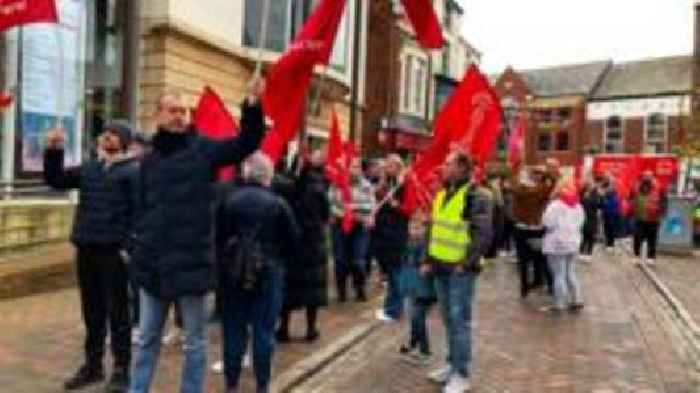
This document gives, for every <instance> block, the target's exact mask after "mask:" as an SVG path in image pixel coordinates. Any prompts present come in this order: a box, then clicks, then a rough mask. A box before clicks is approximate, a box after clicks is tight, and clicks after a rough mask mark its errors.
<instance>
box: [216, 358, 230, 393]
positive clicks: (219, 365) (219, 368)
mask: <svg viewBox="0 0 700 393" xmlns="http://www.w3.org/2000/svg"><path fill="white" fill-rule="evenodd" d="M211 372H213V373H214V374H223V373H224V362H223V361H221V360H219V361H218V362H216V363H214V364H212V365H211ZM229 389H231V388H229ZM234 391H235V389H234ZM227 392H228V390H227Z"/></svg>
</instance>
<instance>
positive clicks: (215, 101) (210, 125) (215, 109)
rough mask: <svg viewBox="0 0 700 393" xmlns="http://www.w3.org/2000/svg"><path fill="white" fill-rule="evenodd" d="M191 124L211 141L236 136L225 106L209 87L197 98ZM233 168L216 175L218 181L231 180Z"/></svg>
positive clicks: (234, 123)
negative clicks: (197, 101)
mask: <svg viewBox="0 0 700 393" xmlns="http://www.w3.org/2000/svg"><path fill="white" fill-rule="evenodd" d="M192 117H193V122H194V125H195V127H196V128H197V130H198V131H199V132H200V133H201V134H202V135H206V136H208V137H209V138H212V139H217V140H221V139H227V138H231V137H233V136H236V134H238V125H237V124H236V120H234V118H233V116H232V115H231V113H230V112H229V111H228V109H226V105H224V102H223V101H222V100H221V97H219V95H218V94H216V92H215V91H214V90H213V89H211V88H210V87H209V86H206V87H205V88H204V92H203V93H202V95H201V96H200V97H199V103H198V104H197V108H196V109H195V110H194V114H193V116H192ZM233 176H234V168H233V166H230V167H226V168H222V169H220V170H219V173H218V174H217V178H218V179H219V180H220V181H229V180H231V179H233Z"/></svg>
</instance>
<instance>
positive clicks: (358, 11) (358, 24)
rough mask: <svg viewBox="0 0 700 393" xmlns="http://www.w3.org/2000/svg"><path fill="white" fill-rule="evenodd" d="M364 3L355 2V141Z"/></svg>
mask: <svg viewBox="0 0 700 393" xmlns="http://www.w3.org/2000/svg"><path fill="white" fill-rule="evenodd" d="M362 1H363V0H355V30H354V34H353V36H354V37H353V47H352V85H351V89H352V92H351V95H352V97H351V102H350V139H351V140H353V141H354V140H355V139H356V138H357V135H356V128H357V122H358V111H359V101H360V100H359V95H360V39H361V37H362V34H361V30H362Z"/></svg>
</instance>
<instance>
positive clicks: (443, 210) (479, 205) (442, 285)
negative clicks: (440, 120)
mask: <svg viewBox="0 0 700 393" xmlns="http://www.w3.org/2000/svg"><path fill="white" fill-rule="evenodd" d="M471 169H472V163H471V159H470V158H469V156H467V155H465V154H463V153H458V152H454V153H451V154H450V155H449V156H448V158H447V161H446V162H445V165H444V167H443V178H444V180H445V183H444V186H443V188H442V189H441V190H440V191H439V192H438V194H437V196H436V197H435V199H434V200H433V206H432V217H431V227H430V241H429V245H428V261H427V263H426V264H424V266H423V267H422V270H423V273H424V274H425V273H428V272H432V274H434V277H435V285H436V291H437V297H438V302H439V304H440V311H441V314H442V320H443V324H444V327H445V330H446V333H447V342H448V349H447V353H448V355H447V364H445V365H444V366H441V367H439V368H438V369H436V370H435V371H433V372H431V373H430V374H429V378H430V379H432V380H433V381H436V382H439V383H445V386H444V389H443V392H444V393H462V392H465V391H468V390H470V388H471V386H470V385H471V384H470V379H469V378H470V376H471V373H472V370H471V367H472V325H473V323H472V319H473V317H474V316H473V311H474V304H475V298H476V284H477V277H478V275H479V273H480V272H481V264H480V260H481V257H482V256H483V255H484V253H485V252H486V249H487V248H488V246H489V245H490V244H491V241H492V239H491V234H492V229H491V228H490V226H491V225H492V223H493V206H492V205H491V201H489V200H487V199H483V198H481V197H480V196H479V193H477V192H474V190H475V188H476V185H475V184H471V183H470V176H471Z"/></svg>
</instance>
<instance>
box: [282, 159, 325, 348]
mask: <svg viewBox="0 0 700 393" xmlns="http://www.w3.org/2000/svg"><path fill="white" fill-rule="evenodd" d="M324 163H325V157H324V154H323V153H322V152H321V151H320V150H316V151H314V152H313V153H312V154H311V157H310V162H309V163H308V164H306V165H305V166H304V168H303V169H302V171H301V175H300V177H299V179H298V180H297V181H296V184H295V187H294V188H295V190H294V195H295V197H294V200H293V202H292V204H291V206H292V209H293V211H294V215H295V217H296V218H297V222H298V223H299V227H300V229H301V244H302V245H303V247H299V250H298V252H297V254H294V255H295V257H294V258H295V261H296V262H295V263H294V268H293V269H288V270H287V272H286V275H285V283H286V286H285V295H284V306H283V308H282V316H281V318H280V326H279V329H278V331H277V340H278V341H279V342H287V341H289V340H290V334H289V322H290V319H291V315H292V312H293V311H294V310H298V309H305V311H306V340H307V341H309V342H311V341H315V340H317V339H318V338H319V337H320V334H321V332H320V331H319V329H318V312H319V309H321V308H323V307H325V306H327V305H328V246H327V241H326V240H327V235H328V221H329V219H330V202H329V201H328V182H327V181H326V179H325V173H324Z"/></svg>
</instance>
